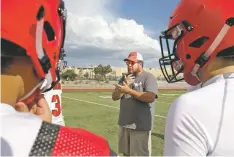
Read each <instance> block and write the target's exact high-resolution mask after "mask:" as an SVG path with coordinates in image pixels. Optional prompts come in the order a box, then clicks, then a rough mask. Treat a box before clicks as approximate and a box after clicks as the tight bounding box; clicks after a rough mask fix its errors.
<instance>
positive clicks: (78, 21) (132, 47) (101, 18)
mask: <svg viewBox="0 0 234 157" xmlns="http://www.w3.org/2000/svg"><path fill="white" fill-rule="evenodd" d="M113 2H114V1H110V0H67V1H66V6H67V9H68V21H67V38H66V49H67V53H68V57H69V55H70V56H72V57H73V60H74V57H75V58H76V57H77V61H78V60H80V61H82V60H83V59H82V58H85V57H87V58H89V62H92V63H94V64H98V63H102V62H103V63H106V60H105V61H104V58H111V57H115V58H116V60H115V61H112V62H111V63H109V64H111V65H112V64H114V65H115V66H118V65H122V64H118V62H120V61H122V59H123V58H124V57H127V55H128V53H129V52H130V51H138V52H140V53H142V54H143V56H144V58H145V59H150V58H158V57H159V54H160V53H159V50H160V46H159V43H158V41H157V40H155V39H152V38H151V37H149V36H148V35H147V33H146V32H148V33H149V30H145V29H144V26H143V25H140V24H137V23H136V21H135V20H134V19H123V18H119V17H118V16H117V14H116V13H114V12H111V11H109V10H108V8H111V6H113V5H115V4H113ZM76 49H77V51H76ZM81 49H82V50H81ZM78 50H79V51H78ZM90 51H92V52H90ZM71 53H76V54H71ZM94 53H99V54H100V55H98V54H94ZM88 56H89V57H88ZM94 56H95V57H94ZM113 60H114V59H113ZM73 62H74V61H73ZM114 62H116V63H114ZM150 63H151V62H150ZM68 64H69V63H68ZM153 64H154V63H152V65H153ZM156 64H157V63H155V65H156Z"/></svg>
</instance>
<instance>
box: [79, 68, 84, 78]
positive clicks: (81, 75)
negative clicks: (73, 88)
mask: <svg viewBox="0 0 234 157" xmlns="http://www.w3.org/2000/svg"><path fill="white" fill-rule="evenodd" d="M82 77H83V69H82V68H81V69H80V70H79V78H81V79H82Z"/></svg>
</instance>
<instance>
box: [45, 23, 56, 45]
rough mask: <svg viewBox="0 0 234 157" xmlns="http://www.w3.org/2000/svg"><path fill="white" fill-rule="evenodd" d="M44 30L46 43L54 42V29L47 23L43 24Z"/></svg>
mask: <svg viewBox="0 0 234 157" xmlns="http://www.w3.org/2000/svg"><path fill="white" fill-rule="evenodd" d="M44 30H45V33H46V36H47V39H48V41H52V40H55V33H54V29H53V28H52V26H51V25H50V23H49V22H48V21H45V22H44Z"/></svg>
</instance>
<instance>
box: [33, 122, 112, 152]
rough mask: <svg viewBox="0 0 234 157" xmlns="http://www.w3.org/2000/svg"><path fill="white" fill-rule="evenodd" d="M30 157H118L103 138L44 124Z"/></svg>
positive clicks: (81, 131) (79, 130)
mask: <svg viewBox="0 0 234 157" xmlns="http://www.w3.org/2000/svg"><path fill="white" fill-rule="evenodd" d="M29 156H117V154H116V153H114V152H113V151H112V150H111V149H110V147H109V145H108V142H107V141H106V140H105V139H104V138H103V137H101V136H98V135H95V134H93V133H91V132H89V131H87V130H84V129H81V128H68V127H64V126H60V125H55V124H51V123H47V122H42V125H41V128H40V130H39V132H38V135H37V137H36V139H35V142H34V144H33V146H32V148H31V150H30V154H29Z"/></svg>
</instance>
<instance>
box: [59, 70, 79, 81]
mask: <svg viewBox="0 0 234 157" xmlns="http://www.w3.org/2000/svg"><path fill="white" fill-rule="evenodd" d="M77 76H78V75H77V74H76V73H75V71H74V70H73V69H68V70H66V71H65V72H63V73H62V74H61V78H62V79H64V80H70V81H74V80H75V79H76V78H77Z"/></svg>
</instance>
